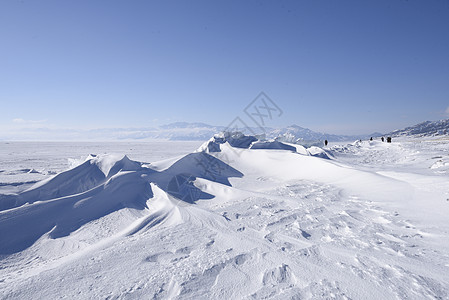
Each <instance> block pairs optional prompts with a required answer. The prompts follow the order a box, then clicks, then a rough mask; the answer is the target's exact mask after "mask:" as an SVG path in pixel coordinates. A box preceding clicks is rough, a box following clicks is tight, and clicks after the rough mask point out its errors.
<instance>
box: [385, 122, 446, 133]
mask: <svg viewBox="0 0 449 300" xmlns="http://www.w3.org/2000/svg"><path fill="white" fill-rule="evenodd" d="M388 135H391V136H394V137H398V136H412V137H432V136H442V135H449V119H445V120H439V121H425V122H422V123H419V124H416V125H413V126H409V127H406V128H404V129H398V130H395V131H392V132H390V133H389V134H388Z"/></svg>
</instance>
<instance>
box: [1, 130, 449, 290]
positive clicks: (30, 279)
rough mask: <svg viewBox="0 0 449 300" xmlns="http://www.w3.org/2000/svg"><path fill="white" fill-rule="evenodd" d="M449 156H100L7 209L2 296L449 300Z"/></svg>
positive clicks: (434, 142)
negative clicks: (154, 159) (144, 160)
mask: <svg viewBox="0 0 449 300" xmlns="http://www.w3.org/2000/svg"><path fill="white" fill-rule="evenodd" d="M448 145H449V140H443V139H431V140H425V141H424V140H423V141H417V140H415V139H413V140H409V139H403V140H395V139H394V140H393V143H391V144H389V143H382V142H379V141H372V142H369V141H363V142H355V143H353V144H349V145H345V146H343V145H336V146H332V147H329V148H327V149H325V150H323V149H320V148H317V147H311V148H307V149H306V148H304V147H302V146H299V145H293V144H287V143H281V142H279V141H276V142H274V141H271V142H259V141H257V140H255V139H253V138H250V137H245V136H239V135H232V136H229V135H228V136H225V135H221V136H215V137H214V138H212V139H211V140H209V141H208V142H206V143H204V144H203V145H202V146H201V147H200V148H199V149H198V150H197V151H195V152H193V153H190V154H187V155H183V156H181V157H177V158H174V159H166V160H161V161H158V162H153V163H142V162H138V161H134V160H132V159H130V158H128V157H126V156H125V157H117V156H113V155H108V154H103V155H90V156H88V158H87V159H86V160H85V161H83V162H80V163H79V164H78V165H77V166H73V168H71V169H69V170H67V171H64V172H60V173H58V174H53V175H52V174H47V175H46V176H47V177H48V178H46V179H45V180H44V181H41V182H38V183H36V184H34V186H31V187H29V186H27V187H26V189H22V188H20V189H19V190H18V192H16V193H9V194H8V195H6V194H3V195H2V196H0V197H1V198H0V205H2V208H1V209H2V210H1V211H0V253H1V256H0V297H2V298H5V299H9V298H11V299H31V298H52V299H53V298H61V297H66V298H103V299H123V298H124V299H141V298H154V299H172V298H179V299H222V298H227V299H240V298H257V299H260V298H262V299H266V298H270V299H292V298H293V299H298V298H299V299H317V298H321V299H334V298H335V299H395V298H400V299H404V298H409V299H427V298H430V299H432V298H437V299H447V298H448V297H449V288H448V287H449V275H448V274H449V254H448V253H449V251H448V250H449V223H448V222H447V216H448V215H449V177H448V172H449V150H448V149H449V147H448ZM172 146H173V144H167V146H166V147H167V148H170V147H172ZM20 168H21V169H26V168H28V169H30V167H27V166H20ZM0 169H1V171H2V172H4V168H3V166H2V167H1V168H0ZM12 170H13V168H10V169H9V171H10V172H12ZM44 171H45V170H42V171H41V173H44ZM4 176H6V175H4ZM11 176H15V175H11ZM26 176H33V173H29V172H25V173H23V174H22V178H25V177H26ZM42 176H43V175H42ZM24 188H25V187H24Z"/></svg>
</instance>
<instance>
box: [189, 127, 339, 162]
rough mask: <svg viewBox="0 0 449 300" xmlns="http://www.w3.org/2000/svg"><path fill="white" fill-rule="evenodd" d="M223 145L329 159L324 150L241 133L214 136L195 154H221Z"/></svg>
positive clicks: (225, 133)
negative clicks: (281, 151) (284, 151)
mask: <svg viewBox="0 0 449 300" xmlns="http://www.w3.org/2000/svg"><path fill="white" fill-rule="evenodd" d="M224 145H228V146H230V147H233V148H239V149H254V150H256V149H257V150H267V149H268V150H270V149H271V150H286V151H292V152H296V153H298V154H301V155H308V156H315V157H320V158H326V159H329V158H330V157H329V155H328V154H327V153H326V151H325V150H323V149H321V148H320V147H317V146H310V147H309V148H306V147H304V146H302V145H299V144H290V143H285V142H281V141H280V140H278V139H275V140H268V141H267V140H263V139H261V138H259V137H257V136H248V135H244V134H243V133H241V132H233V133H230V132H224V133H220V134H216V135H214V136H213V137H212V138H211V139H209V140H208V141H207V142H205V143H204V144H203V145H201V146H200V147H199V148H198V150H197V152H205V153H215V152H221V151H222V148H223V146H224Z"/></svg>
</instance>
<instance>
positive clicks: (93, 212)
mask: <svg viewBox="0 0 449 300" xmlns="http://www.w3.org/2000/svg"><path fill="white" fill-rule="evenodd" d="M105 174H107V176H105ZM242 175H243V174H241V173H240V172H239V171H237V170H235V169H234V168H232V167H230V166H229V165H227V164H225V163H223V162H222V161H220V160H218V159H217V158H215V157H213V156H210V155H209V154H207V153H203V152H199V153H192V154H189V155H186V156H185V157H183V158H181V159H179V160H178V161H176V162H175V163H174V164H173V165H171V166H170V167H169V168H168V169H166V170H163V171H155V170H153V169H151V168H149V167H143V166H142V163H139V162H135V161H131V160H130V159H129V158H128V157H126V156H125V157H123V158H122V159H120V160H115V161H114V160H113V159H111V157H110V156H107V155H106V156H104V157H97V156H90V157H89V158H88V160H87V161H86V162H84V163H83V164H81V165H80V166H78V167H75V168H73V169H71V170H68V171H66V172H62V173H60V174H58V175H56V176H54V177H53V178H51V179H50V180H47V181H44V182H41V183H38V184H36V186H35V187H34V188H31V189H30V190H27V191H25V192H23V193H21V194H19V195H8V196H7V198H6V201H7V203H6V204H3V205H2V207H3V208H4V209H3V212H0V254H9V253H14V252H18V251H22V250H24V249H26V248H27V247H29V246H30V245H32V244H33V243H34V242H35V241H36V240H37V239H39V238H40V237H41V236H42V235H44V234H45V233H48V235H49V237H50V238H60V237H63V236H67V235H69V234H70V233H72V232H73V231H75V230H77V229H79V228H80V227H81V226H83V225H84V224H86V223H88V222H91V221H93V220H96V219H99V218H101V217H104V216H105V215H108V214H110V213H112V212H114V211H117V210H120V209H124V208H132V209H136V210H143V209H146V208H148V205H147V201H148V200H149V199H151V198H152V197H153V192H152V189H151V187H150V183H155V184H156V185H157V186H159V187H160V188H162V189H163V190H165V191H166V192H167V193H169V194H171V195H173V196H174V197H176V198H177V199H179V200H182V201H185V202H188V203H194V202H195V201H197V200H199V199H211V198H212V197H213V195H211V194H208V193H204V192H202V191H201V190H199V189H198V188H197V187H195V185H194V184H193V182H194V181H195V180H196V178H203V179H207V180H211V181H214V182H217V183H220V184H224V185H230V183H229V180H228V178H229V177H241V176H242ZM0 200H1V201H2V202H3V201H5V199H0ZM0 203H1V202H0ZM8 206H9V207H8ZM11 207H13V208H11Z"/></svg>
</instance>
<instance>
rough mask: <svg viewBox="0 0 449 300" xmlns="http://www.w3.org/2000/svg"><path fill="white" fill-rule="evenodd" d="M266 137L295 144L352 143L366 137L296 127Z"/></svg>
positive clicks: (273, 132)
mask: <svg viewBox="0 0 449 300" xmlns="http://www.w3.org/2000/svg"><path fill="white" fill-rule="evenodd" d="M371 136H378V134H377V133H376V134H374V135H371ZM267 137H269V138H274V139H278V140H281V141H285V142H290V143H297V142H299V143H300V142H302V141H305V142H311V141H324V140H328V141H332V142H341V141H353V140H358V139H365V138H367V137H368V135H356V136H354V135H337V134H328V133H321V132H316V131H313V130H310V129H308V128H303V127H301V126H298V125H291V126H288V127H285V128H280V129H272V130H270V131H268V133H267Z"/></svg>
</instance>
